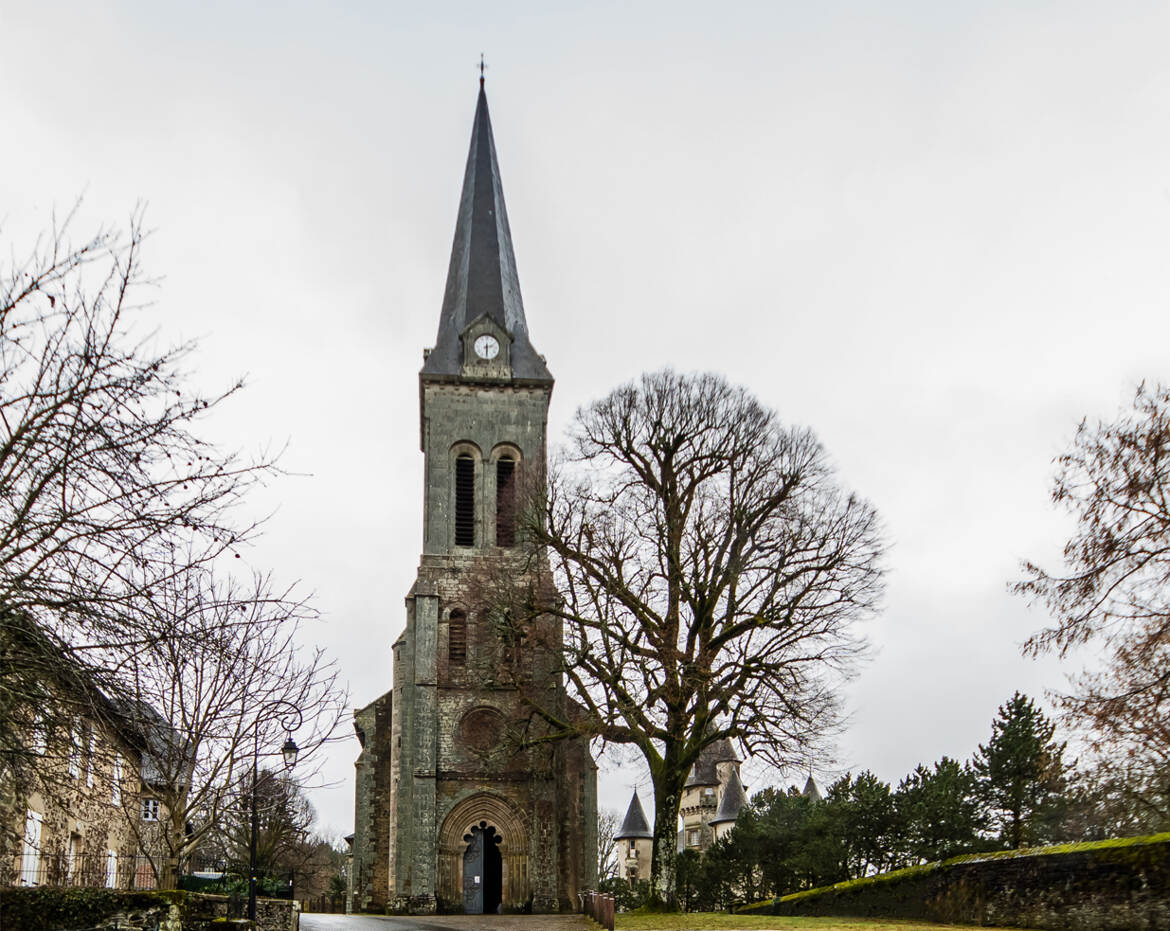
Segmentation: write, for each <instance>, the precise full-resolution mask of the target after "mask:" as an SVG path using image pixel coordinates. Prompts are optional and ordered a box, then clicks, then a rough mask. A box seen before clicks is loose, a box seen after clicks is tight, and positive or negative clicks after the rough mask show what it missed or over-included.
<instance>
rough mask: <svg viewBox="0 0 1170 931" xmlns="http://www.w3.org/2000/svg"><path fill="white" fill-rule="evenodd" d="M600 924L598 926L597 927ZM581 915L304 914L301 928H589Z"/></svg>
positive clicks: (419, 930) (437, 930) (415, 930)
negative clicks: (402, 916) (404, 916)
mask: <svg viewBox="0 0 1170 931" xmlns="http://www.w3.org/2000/svg"><path fill="white" fill-rule="evenodd" d="M594 927H596V926H594ZM588 928H589V923H588V922H587V921H586V920H585V919H584V918H582V917H581V916H580V915H428V916H426V917H422V918H400V917H398V916H393V917H390V916H382V915H317V914H307V915H301V931H587V929H588Z"/></svg>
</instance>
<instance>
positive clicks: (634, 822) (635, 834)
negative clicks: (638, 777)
mask: <svg viewBox="0 0 1170 931" xmlns="http://www.w3.org/2000/svg"><path fill="white" fill-rule="evenodd" d="M640 837H647V838H653V837H654V833H653V832H652V831H651V830H650V825H649V823H648V822H647V821H646V812H644V811H642V800H641V799H639V798H638V790H637V789H635V790H634V797H633V798H632V799H630V807H629V808H627V809H626V817H625V820H624V821H623V822H622V827H621V830H620V831H618V832H617V833H616V834H615V835H614V836H613V839H614V840H631V839H635V838H640Z"/></svg>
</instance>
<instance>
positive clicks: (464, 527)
mask: <svg viewBox="0 0 1170 931" xmlns="http://www.w3.org/2000/svg"><path fill="white" fill-rule="evenodd" d="M455 545H456V546H475V460H474V459H472V458H471V456H470V455H468V454H467V453H461V454H460V455H459V456H458V457H457V458H456V459H455Z"/></svg>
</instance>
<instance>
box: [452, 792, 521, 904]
mask: <svg viewBox="0 0 1170 931" xmlns="http://www.w3.org/2000/svg"><path fill="white" fill-rule="evenodd" d="M481 824H482V825H484V826H485V827H486V826H490V827H492V828H494V830H495V836H496V837H499V838H500V840H499V843H498V844H493V845H492V846H493V847H495V848H496V850H497V851H498V852H499V855H500V859H501V861H502V867H501V873H502V879H501V883H500V899H501V900H502V902H503V910H504V911H523V910H524V908H525V907H526V904H527V903H528V902H529V900H530V899H531V892H530V890H529V878H528V870H529V863H528V857H529V846H530V844H531V837H532V826H531V824H530V823H529V820H528V818H527V816H526V812H524V810H523V809H521V808H519V807H517V806H516V805H515V804H514V803H512V802H511V801H510V800H508V799H505V798H503V797H502V796H500V795H496V794H495V793H493V792H476V793H473V794H472V795H469V796H467V797H465V798H463V799H461V800H460V801H459V802H458V803H457V804H456V805H455V806H454V807H452V809H451V810H450V811H449V812H447V814H446V815H445V816H444V817H443V822H442V827H441V828H440V829H439V876H438V879H439V882H438V889H437V892H438V897H439V900H440V903H441V906H442V907H443V908H445V909H449V910H450V911H460V910H466V908H465V905H464V901H463V890H464V879H465V877H466V876H467V875H469V874H470V875H471V877H472V881H471V883H470V885H474V884H475V882H474V877H475V875H476V874H475V871H474V870H472V869H471V863H470V862H465V860H464V854H465V853H466V852H467V850H468V844H470V843H471V841H470V840H464V838H465V837H471V836H472V833H471V832H472V829H473V828H476V827H479V826H480V825H481ZM481 830H482V829H481ZM484 875H485V874H484V873H483V872H481V873H480V874H479V876H480V883H481V885H482V883H483V877H484ZM492 875H493V876H494V870H493V872H492Z"/></svg>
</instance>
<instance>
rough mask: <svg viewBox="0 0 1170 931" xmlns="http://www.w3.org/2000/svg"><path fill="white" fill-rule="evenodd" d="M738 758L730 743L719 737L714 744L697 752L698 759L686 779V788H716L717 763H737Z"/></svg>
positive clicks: (717, 781) (717, 776) (717, 778)
mask: <svg viewBox="0 0 1170 931" xmlns="http://www.w3.org/2000/svg"><path fill="white" fill-rule="evenodd" d="M738 762H740V759H739V756H738V755H737V754H736V752H735V750H734V749H733V748H732V746H731V741H730V740H728V739H727V738H726V737H721V738H720V739H719V740H716V741H715V742H714V743H709V744H707V746H705V747H704V748H703V749H702V750H701V751H700V752H699V759H698V760H696V761H695V765H694V766H693V767H692V769H691V774H690V776H688V777H687V782H686V784H687V786H717V785H719V770H718V769H717V764H719V763H738Z"/></svg>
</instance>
